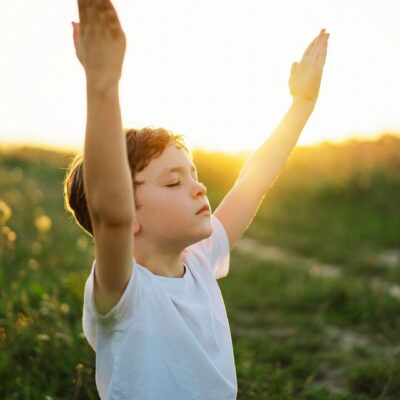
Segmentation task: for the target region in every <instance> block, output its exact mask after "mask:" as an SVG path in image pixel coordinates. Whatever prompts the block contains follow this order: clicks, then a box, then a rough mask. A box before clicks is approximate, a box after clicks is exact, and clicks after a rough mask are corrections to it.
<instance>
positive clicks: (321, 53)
mask: <svg viewBox="0 0 400 400" xmlns="http://www.w3.org/2000/svg"><path fill="white" fill-rule="evenodd" d="M328 39H329V35H326V37H325V38H324V41H323V42H322V45H321V48H320V49H319V51H318V54H317V61H318V62H319V63H321V64H322V65H323V64H324V63H325V59H326V54H327V51H328V50H327V49H328Z"/></svg>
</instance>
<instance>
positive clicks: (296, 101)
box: [292, 96, 317, 112]
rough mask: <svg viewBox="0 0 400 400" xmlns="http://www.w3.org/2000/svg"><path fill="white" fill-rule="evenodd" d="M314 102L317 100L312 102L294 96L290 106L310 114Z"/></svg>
mask: <svg viewBox="0 0 400 400" xmlns="http://www.w3.org/2000/svg"><path fill="white" fill-rule="evenodd" d="M316 102H317V100H314V101H313V100H309V99H305V98H304V97H299V96H294V97H293V99H292V104H293V105H294V106H295V107H298V108H302V109H304V110H305V111H310V112H312V111H313V110H314V107H315V103H316Z"/></svg>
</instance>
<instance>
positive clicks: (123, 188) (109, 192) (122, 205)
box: [84, 84, 135, 223]
mask: <svg viewBox="0 0 400 400" xmlns="http://www.w3.org/2000/svg"><path fill="white" fill-rule="evenodd" d="M86 89H87V124H86V136H85V144H84V183H85V192H86V196H87V201H88V207H89V209H90V211H91V214H92V215H93V216H95V217H96V218H100V219H103V220H106V221H110V222H113V223H124V222H125V223H126V222H129V221H130V220H132V219H133V218H134V210H135V207H134V195H133V183H132V178H131V172H130V168H129V163H128V156H127V150H126V139H125V134H124V132H123V128H122V119H121V110H120V103H119V95H118V85H115V86H113V87H111V88H110V89H109V90H107V91H105V90H98V89H96V88H94V87H92V86H91V85H90V84H87V87H86Z"/></svg>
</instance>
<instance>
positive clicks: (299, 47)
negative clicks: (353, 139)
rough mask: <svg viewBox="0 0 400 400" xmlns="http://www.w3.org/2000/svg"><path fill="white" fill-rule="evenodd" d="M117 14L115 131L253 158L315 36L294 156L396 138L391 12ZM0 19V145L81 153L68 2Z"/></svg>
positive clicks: (21, 6)
mask: <svg viewBox="0 0 400 400" xmlns="http://www.w3.org/2000/svg"><path fill="white" fill-rule="evenodd" d="M115 5H116V8H117V11H118V12H119V14H120V18H121V20H122V23H123V26H124V29H125V32H126V35H127V38H128V48H127V54H126V58H125V63H124V74H123V78H122V80H121V85H120V92H121V106H122V112H123V121H124V125H125V126H146V125H151V126H163V127H166V128H167V129H170V130H173V131H176V132H177V133H180V134H184V135H186V140H187V142H188V144H189V145H191V146H201V147H203V148H206V149H210V150H213V149H216V150H223V151H228V152H229V151H240V150H245V149H254V148H255V147H257V146H258V145H259V144H260V143H262V141H264V140H265V139H266V138H267V137H268V136H269V135H270V134H271V133H272V131H273V130H274V129H275V127H276V125H277V124H278V122H279V120H280V118H281V117H282V115H283V114H284V112H285V111H286V110H287V108H288V107H289V105H290V100H291V98H290V94H289V90H288V84H287V81H288V77H289V72H290V66H291V63H292V62H293V61H296V60H298V59H299V58H300V57H301V54H302V52H303V50H304V48H305V46H306V45H307V43H308V42H309V41H310V39H311V38H312V37H314V36H315V35H316V34H318V32H319V30H320V29H321V28H323V27H324V28H326V29H327V31H328V32H330V34H331V36H330V42H329V48H328V57H327V62H326V67H325V71H324V76H323V79H322V86H321V93H320V96H319V99H318V103H317V106H316V109H315V111H314V113H313V116H312V117H311V118H310V121H309V122H308V123H307V125H306V127H305V129H304V131H303V133H302V135H301V137H300V139H299V141H298V144H299V145H308V144H313V143H317V142H320V141H324V140H329V141H340V140H343V139H346V138H347V137H349V136H359V137H361V136H369V137H371V136H372V137H375V136H378V135H379V134H381V133H383V132H387V131H392V132H398V131H400V113H399V112H398V105H399V104H400V101H399V100H400V98H399V96H400V95H399V93H400V73H399V71H400V49H399V48H398V38H399V37H400V25H399V24H398V21H397V19H398V15H399V13H400V3H398V2H397V1H394V0H393V1H385V2H384V3H382V2H378V1H377V0H368V1H360V0H357V1H356V0H353V1H350V2H348V1H347V2H346V1H343V0H340V1H335V2H330V1H328V0H323V1H319V2H313V1H303V2H296V1H290V0H285V1H280V2H273V3H271V2H265V1H261V0H254V1H252V2H251V3H250V2H246V1H239V0H235V1H228V0H221V1H219V2H215V1H211V0H206V1H202V2H197V1H196V2H190V1H189V2H188V1H184V0H172V1H169V2H165V1H160V0H152V1H146V2H145V1H135V2H131V1H129V0H117V1H115ZM288 10H291V11H290V12H289V13H288V12H287V11H288ZM0 13H1V15H2V21H3V22H2V25H1V26H0V48H1V49H2V55H3V60H2V62H1V64H0V65H1V68H0V69H1V75H0V85H1V86H0V87H1V96H0V110H1V114H2V118H1V119H0V141H1V142H17V143H21V142H24V143H32V144H35V143H36V144H42V145H52V146H67V147H81V146H82V144H83V138H84V129H85V81H84V75H83V70H82V68H81V66H80V65H79V63H78V61H77V60H76V57H75V54H74V48H73V42H72V27H71V21H72V20H78V17H77V14H78V13H77V7H76V2H75V1H70V2H61V3H59V2H57V4H56V3H55V2H53V1H50V0H37V1H35V2H28V3H27V2H24V1H22V0H16V1H10V0H8V1H5V2H1V3H0Z"/></svg>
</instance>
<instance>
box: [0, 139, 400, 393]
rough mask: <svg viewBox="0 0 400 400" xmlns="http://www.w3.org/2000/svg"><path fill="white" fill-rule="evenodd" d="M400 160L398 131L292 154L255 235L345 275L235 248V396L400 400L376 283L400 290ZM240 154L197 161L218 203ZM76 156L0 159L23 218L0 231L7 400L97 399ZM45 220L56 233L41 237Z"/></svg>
mask: <svg viewBox="0 0 400 400" xmlns="http://www.w3.org/2000/svg"><path fill="white" fill-rule="evenodd" d="M382 149H383V150H382ZM360 155H362V157H361V156H360ZM399 156H400V141H399V140H398V139H395V138H392V137H388V136H387V137H384V138H383V139H382V140H381V141H380V142H378V143H371V144H365V143H360V144H358V143H349V144H348V145H346V146H344V147H342V148H336V147H332V146H329V145H326V146H325V147H324V146H323V147H321V148H310V149H298V150H297V149H295V151H294V152H293V153H292V155H291V157H290V158H289V160H288V162H287V164H286V165H285V167H284V169H283V170H282V172H281V174H280V176H279V178H278V180H277V181H276V182H275V184H274V186H273V187H272V189H271V190H270V191H269V192H268V193H267V195H266V196H265V198H264V201H263V203H262V205H261V206H260V208H259V211H258V214H257V217H256V218H255V220H254V222H253V224H252V225H251V227H250V228H249V230H248V231H247V233H246V236H248V237H251V238H253V239H256V240H257V242H258V243H259V245H260V246H263V245H267V246H275V247H278V248H280V249H281V250H282V251H287V252H291V253H293V254H297V255H298V256H299V257H306V258H313V259H316V260H319V261H321V262H325V263H332V264H335V265H336V266H337V268H338V269H339V270H340V271H341V275H339V276H337V277H333V278H328V277H324V276H323V275H315V274H313V273H311V271H310V269H309V268H308V267H305V265H304V264H303V263H302V261H301V260H300V258H299V259H298V260H296V259H294V260H293V261H290V262H288V261H285V260H282V261H280V262H278V261H269V260H262V259H260V258H258V257H257V256H256V255H255V254H254V255H252V254H250V255H249V254H247V253H244V252H243V251H242V249H241V247H240V243H239V245H238V246H237V247H236V248H235V249H234V250H233V252H232V253H231V271H230V273H229V275H228V277H227V278H225V279H221V280H219V281H218V283H219V285H220V287H221V291H222V293H223V296H224V300H225V305H226V309H227V313H228V317H229V321H230V326H231V332H232V338H233V345H234V353H235V361H236V369H237V377H238V386H239V393H238V399H243V400H246V399H273V400H283V399H300V400H303V399H304V400H305V399H307V400H313V399H315V400H322V399H331V400H344V399H349V400H369V399H381V400H394V399H399V398H400V383H399V382H400V380H399V377H400V339H399V332H400V313H399V310H400V300H399V298H398V297H395V296H392V295H390V293H388V292H387V291H385V290H383V289H378V288H376V287H375V286H374V285H373V281H374V279H375V280H376V279H379V280H381V281H384V282H386V283H388V284H391V285H400V265H399V264H397V265H395V266H391V267H390V266H388V265H387V264H386V263H385V262H384V261H382V259H381V258H380V257H379V255H380V254H381V253H382V252H383V251H385V250H388V249H397V250H399V249H400V235H399V233H398V232H400V229H399V228H400V213H399V212H398V210H399V209H400V165H399V164H398V161H397V160H400V157H399ZM243 160H244V159H243V157H242V156H241V157H238V158H236V159H231V158H229V157H224V158H223V159H222V158H218V156H216V155H209V154H205V153H200V152H198V153H196V154H195V162H196V164H197V166H198V169H199V172H200V174H199V178H200V180H202V181H203V182H205V183H206V185H207V186H208V189H209V198H210V201H211V204H212V208H213V209H215V207H216V206H217V204H218V203H219V201H220V200H221V199H222V196H223V195H224V194H225V193H226V191H227V190H228V189H229V187H230V186H231V185H232V183H233V181H234V179H235V176H237V173H238V172H239V169H240V165H241V163H242V162H243ZM68 161H69V157H68V156H67V155H64V154H55V153H47V152H39V151H34V150H27V149H25V150H21V151H14V152H12V153H6V152H4V151H0V199H2V200H3V201H5V202H6V203H7V204H8V206H9V207H10V209H11V211H12V215H11V217H10V219H9V220H8V221H6V222H5V223H4V221H3V226H1V224H0V237H1V241H0V288H1V291H0V376H1V384H0V398H1V399H5V400H8V399H24V400H25V399H30V400H36V399H41V400H46V399H47V400H50V399H52V400H59V399H98V395H97V391H96V387H95V382H94V361H95V358H94V353H93V351H92V350H91V348H90V346H89V345H88V343H87V341H86V339H85V338H84V337H83V335H82V326H81V317H82V302H83V284H84V282H85V280H86V277H87V275H88V273H89V269H90V266H91V263H92V260H93V257H94V248H93V243H92V241H91V239H90V238H89V237H88V236H86V235H85V233H84V232H83V231H82V230H80V229H79V228H78V227H77V226H76V225H75V224H74V222H73V221H72V220H71V218H70V217H69V216H67V214H66V213H65V211H64V207H63V200H62V181H63V178H64V174H65V168H66V166H67V164H68ZM221 165H224V172H221V169H220V166H221ZM316 165H318V168H315V166H316ZM339 167H340V168H339ZM226 171H229V173H228V174H227V173H226ZM43 216H47V217H48V218H49V220H51V227H50V229H49V230H47V231H42V232H40V230H39V229H38V228H37V227H36V225H35V221H37V219H38V218H40V217H43ZM1 218H2V213H1V210H0V220H1ZM13 232H14V233H15V237H14V234H13Z"/></svg>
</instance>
